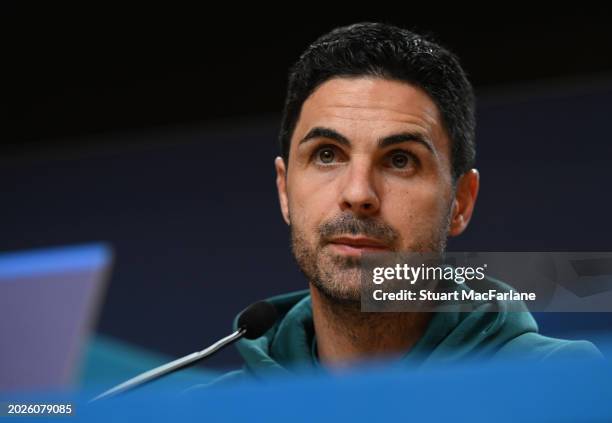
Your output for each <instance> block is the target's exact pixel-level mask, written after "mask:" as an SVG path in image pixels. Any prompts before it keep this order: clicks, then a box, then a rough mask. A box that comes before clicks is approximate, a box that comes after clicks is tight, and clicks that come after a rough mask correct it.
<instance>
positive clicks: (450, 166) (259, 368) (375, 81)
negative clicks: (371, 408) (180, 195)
mask: <svg viewBox="0 0 612 423" xmlns="http://www.w3.org/2000/svg"><path fill="white" fill-rule="evenodd" d="M474 130H475V117H474V95H473V91H472V87H471V85H470V83H469V82H468V80H467V78H466V76H465V73H464V71H463V70H462V68H461V66H460V65H459V62H458V61H457V59H456V58H455V56H454V55H453V54H451V53H450V52H449V51H447V50H445V49H444V48H442V47H440V46H438V45H437V44H434V43H432V42H430V41H428V40H426V39H424V38H423V37H421V36H419V35H417V34H414V33H412V32H409V31H406V30H403V29H400V28H397V27H393V26H389V25H382V24H371V23H365V24H356V25H351V26H348V27H343V28H338V29H336V30H334V31H332V32H330V33H329V34H327V35H324V36H323V37H321V38H320V39H318V40H317V41H315V42H314V43H313V44H312V45H311V46H310V47H308V49H307V50H306V51H305V52H304V53H303V55H302V56H301V57H300V58H299V60H298V61H297V63H296V64H295V65H294V67H293V68H292V70H291V72H290V78H289V86H288V93H287V100H286V104H285V108H284V114H283V120H282V126H281V132H280V144H281V153H282V157H278V158H276V160H275V167H276V172H277V177H276V185H277V189H278V195H279V199H280V206H281V212H282V216H283V219H284V220H285V222H286V223H287V225H289V227H290V229H291V239H292V249H293V253H294V255H295V258H296V260H297V263H298V265H299V267H300V268H301V270H302V271H303V273H304V275H305V276H306V278H307V280H308V281H309V290H308V291H305V292H298V293H294V294H288V295H284V296H280V297H276V298H272V299H270V300H269V301H271V302H272V303H273V304H274V305H275V306H276V308H277V309H278V311H279V314H280V317H279V319H278V322H277V323H276V325H275V326H274V327H273V328H272V329H271V330H270V331H268V333H267V334H266V335H264V336H262V337H260V338H258V339H256V340H252V341H248V340H241V341H239V343H238V344H237V347H238V349H239V351H240V353H241V354H242V356H243V357H244V359H245V362H246V366H245V369H244V370H242V371H238V372H234V373H230V374H228V375H226V376H225V377H224V378H223V379H222V380H231V379H234V378H236V377H240V376H243V375H245V374H250V375H255V376H264V375H268V374H270V373H274V372H276V373H286V372H288V371H289V372H290V371H292V370H293V369H297V368H301V367H304V366H306V367H311V366H319V367H322V368H324V369H326V370H328V371H338V370H341V369H343V368H344V367H346V366H350V365H351V364H353V363H355V362H359V361H362V360H366V359H373V358H374V359H379V358H384V359H389V358H392V359H396V360H404V361H405V362H406V363H411V364H414V365H428V364H432V363H437V362H440V361H445V362H449V361H453V360H459V359H463V358H468V357H472V358H478V359H488V358H492V357H511V356H517V355H519V356H521V357H528V358H534V359H543V358H547V357H551V356H558V357H565V356H582V357H590V356H597V355H598V354H599V353H598V351H597V350H596V348H595V347H594V346H593V345H592V344H590V343H588V342H585V341H574V342H571V341H564V340H557V339H552V338H547V337H544V336H541V335H539V334H538V333H537V325H536V323H535V321H534V319H533V318H532V316H531V315H530V314H529V312H527V311H524V312H519V313H510V312H504V311H503V307H502V311H497V312H487V310H488V306H489V305H488V304H483V305H482V306H481V307H479V308H477V309H476V310H475V311H472V312H469V313H459V312H445V313H418V312H406V313H362V312H361V310H360V257H361V254H362V253H364V252H384V251H389V252H442V251H444V249H445V245H446V239H447V237H449V236H451V237H452V236H457V235H460V234H461V233H462V232H463V231H464V230H465V229H466V227H467V226H468V224H469V222H470V219H471V216H472V212H473V210H474V205H475V202H476V198H477V195H478V188H479V174H478V172H477V171H476V170H475V169H474V168H473V165H474V159H475V145H474ZM491 283H495V282H491ZM497 288H498V289H504V287H502V286H497Z"/></svg>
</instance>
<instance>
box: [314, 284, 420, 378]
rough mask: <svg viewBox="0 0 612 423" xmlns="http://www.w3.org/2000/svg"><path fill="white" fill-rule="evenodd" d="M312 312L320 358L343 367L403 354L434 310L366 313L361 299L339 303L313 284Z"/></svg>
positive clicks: (416, 337) (416, 339)
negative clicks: (362, 310) (427, 311)
mask: <svg viewBox="0 0 612 423" xmlns="http://www.w3.org/2000/svg"><path fill="white" fill-rule="evenodd" d="M310 293H311V297H312V313H313V320H314V328H315V333H316V336H317V352H318V354H319V359H320V361H321V362H322V363H323V364H324V365H325V366H326V367H328V368H330V369H332V370H333V369H338V370H341V369H342V368H343V367H347V366H348V365H350V364H351V363H354V362H358V361H362V360H366V359H373V358H390V357H399V356H402V355H404V354H406V353H407V352H408V351H410V349H411V348H412V346H413V345H414V344H415V343H416V342H417V341H418V340H419V339H420V338H421V336H422V335H423V333H424V332H425V329H426V328H427V324H428V323H429V320H430V319H431V313H416V312H406V313H362V312H361V304H360V303H348V304H347V303H340V304H338V303H336V302H334V301H333V300H331V299H329V298H327V297H326V296H324V295H323V294H321V292H320V291H319V290H318V289H317V288H316V287H315V286H313V285H312V284H311V285H310Z"/></svg>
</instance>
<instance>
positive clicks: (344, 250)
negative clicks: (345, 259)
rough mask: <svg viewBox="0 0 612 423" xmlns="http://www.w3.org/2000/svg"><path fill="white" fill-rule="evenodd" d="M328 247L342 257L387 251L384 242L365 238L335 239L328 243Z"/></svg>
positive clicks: (387, 247)
mask: <svg viewBox="0 0 612 423" xmlns="http://www.w3.org/2000/svg"><path fill="white" fill-rule="evenodd" d="M329 244H330V247H331V248H332V249H333V250H335V251H336V252H338V253H340V254H343V255H351V256H358V255H361V253H364V252H382V251H388V250H389V246H388V245H387V244H385V243H384V242H382V241H380V240H377V239H373V238H366V237H337V238H333V239H331V240H330V241H329Z"/></svg>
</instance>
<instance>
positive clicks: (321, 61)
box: [279, 23, 476, 179]
mask: <svg viewBox="0 0 612 423" xmlns="http://www.w3.org/2000/svg"><path fill="white" fill-rule="evenodd" d="M358 76H375V77H380V78H385V79H390V80H398V81H403V82H407V83H410V84H412V85H415V86H418V87H420V88H421V89H423V90H424V91H425V92H426V93H427V94H428V95H429V96H430V97H431V98H432V99H433V101H434V103H435V104H436V105H437V107H438V109H439V110H440V114H441V116H442V121H443V122H442V123H443V125H444V128H445V129H446V132H447V134H448V136H449V137H450V140H451V144H452V147H451V163H452V176H453V177H454V179H456V178H458V177H459V176H461V175H462V174H463V173H465V172H466V171H468V170H469V169H471V168H472V167H473V166H474V161H475V158H476V149H475V141H474V137H475V127H476V121H475V99H474V91H473V89H472V85H471V84H470V82H469V81H468V79H467V77H466V74H465V72H464V70H463V69H462V68H461V65H460V64H459V60H458V59H457V57H456V56H455V55H454V54H453V53H451V52H450V51H448V50H447V49H445V48H443V47H441V46H440V45H438V44H436V43H434V42H432V41H430V40H427V39H426V38H424V37H423V36H421V35H419V34H415V33H414V32H411V31H408V30H405V29H402V28H398V27H396V26H393V25H387V24H381V23H358V24H354V25H349V26H345V27H341V28H336V29H334V30H333V31H331V32H329V33H328V34H325V35H323V36H322V37H320V38H319V39H318V40H316V41H315V42H314V43H312V44H311V45H310V46H309V47H308V48H307V49H306V51H305V52H304V53H303V54H302V55H301V56H300V58H299V60H298V61H297V62H296V63H295V64H294V65H293V67H292V68H291V70H290V72H289V84H288V88H287V98H286V101H285V107H284V109H283V116H282V121H281V129H280V137H279V138H280V147H281V155H282V157H283V159H284V160H285V163H287V164H288V158H289V147H290V144H291V137H292V135H293V131H294V130H295V126H296V124H297V121H298V119H299V117H300V112H301V109H302V105H303V103H304V101H306V99H307V98H308V97H309V96H310V94H312V93H313V92H314V91H315V89H316V88H317V87H318V86H319V85H321V84H322V83H323V82H325V81H327V80H329V79H331V78H334V77H358Z"/></svg>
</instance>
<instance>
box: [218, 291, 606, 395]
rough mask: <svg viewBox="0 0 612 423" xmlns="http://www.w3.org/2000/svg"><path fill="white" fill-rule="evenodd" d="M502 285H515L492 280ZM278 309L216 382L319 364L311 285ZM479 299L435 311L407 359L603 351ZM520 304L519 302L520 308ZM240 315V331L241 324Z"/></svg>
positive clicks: (428, 362) (419, 362)
mask: <svg viewBox="0 0 612 423" xmlns="http://www.w3.org/2000/svg"><path fill="white" fill-rule="evenodd" d="M489 282H490V283H491V284H492V285H495V288H497V289H498V290H506V289H508V288H509V287H508V286H507V285H505V284H503V283H501V282H498V281H495V280H492V279H491V280H490V281H489ZM267 301H269V302H270V303H272V304H273V305H274V306H275V307H276V309H277V311H278V315H279V317H278V320H277V323H276V324H275V325H274V326H273V327H272V328H271V329H270V330H269V331H268V332H266V333H265V334H264V335H263V336H261V337H259V338H257V339H254V340H247V339H241V340H239V341H238V342H237V344H236V347H237V349H238V351H239V352H240V354H241V356H242V357H243V358H244V361H245V366H244V368H243V369H242V370H237V371H234V372H230V373H228V374H225V375H223V376H222V377H221V378H219V379H217V380H216V381H214V382H213V383H214V384H215V385H216V384H217V383H221V382H223V383H225V382H228V381H235V380H236V379H240V378H243V377H245V376H247V375H248V376H251V377H255V378H257V379H261V378H264V377H268V376H270V375H282V374H290V373H293V372H296V371H299V370H303V369H309V368H313V369H317V368H320V367H319V366H318V359H317V354H316V334H315V331H314V325H313V320H312V306H311V299H310V295H309V292H308V290H304V291H299V292H295V293H290V294H284V295H279V296H276V297H272V298H270V299H268V300H267ZM493 306H494V305H493V304H491V303H484V302H483V303H479V304H477V307H476V308H475V309H474V310H473V311H470V312H460V311H448V312H439V313H435V314H434V316H433V317H432V319H431V321H430V323H429V325H428V327H427V329H426V331H425V333H424V334H423V336H422V337H421V339H420V340H419V341H418V342H417V343H416V344H415V345H414V346H413V347H412V348H411V349H410V351H409V352H408V353H407V354H406V355H405V356H404V357H403V358H402V360H403V361H404V362H405V363H406V364H407V365H411V366H416V367H426V366H432V365H435V364H440V363H452V362H459V361H461V360H466V359H477V360H488V359H492V358H495V359H516V358H520V359H530V360H544V359H549V358H560V359H565V358H596V357H599V358H600V357H601V353H600V352H599V350H598V349H597V348H596V347H595V346H594V345H593V344H592V343H590V342H588V341H568V340H562V339H555V338H549V337H546V336H542V335H540V334H539V333H538V326H537V324H536V322H535V320H534V319H533V316H532V315H531V313H529V311H527V308H526V307H525V306H524V305H522V306H521V307H522V310H524V311H507V309H508V307H507V306H505V305H504V304H503V303H497V306H498V307H499V308H498V309H497V310H498V311H495V312H492V311H490V310H491V309H492V307H493ZM515 309H516V307H515ZM237 320H238V319H237V318H236V319H235V320H234V325H233V327H234V330H235V329H236V327H237Z"/></svg>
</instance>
